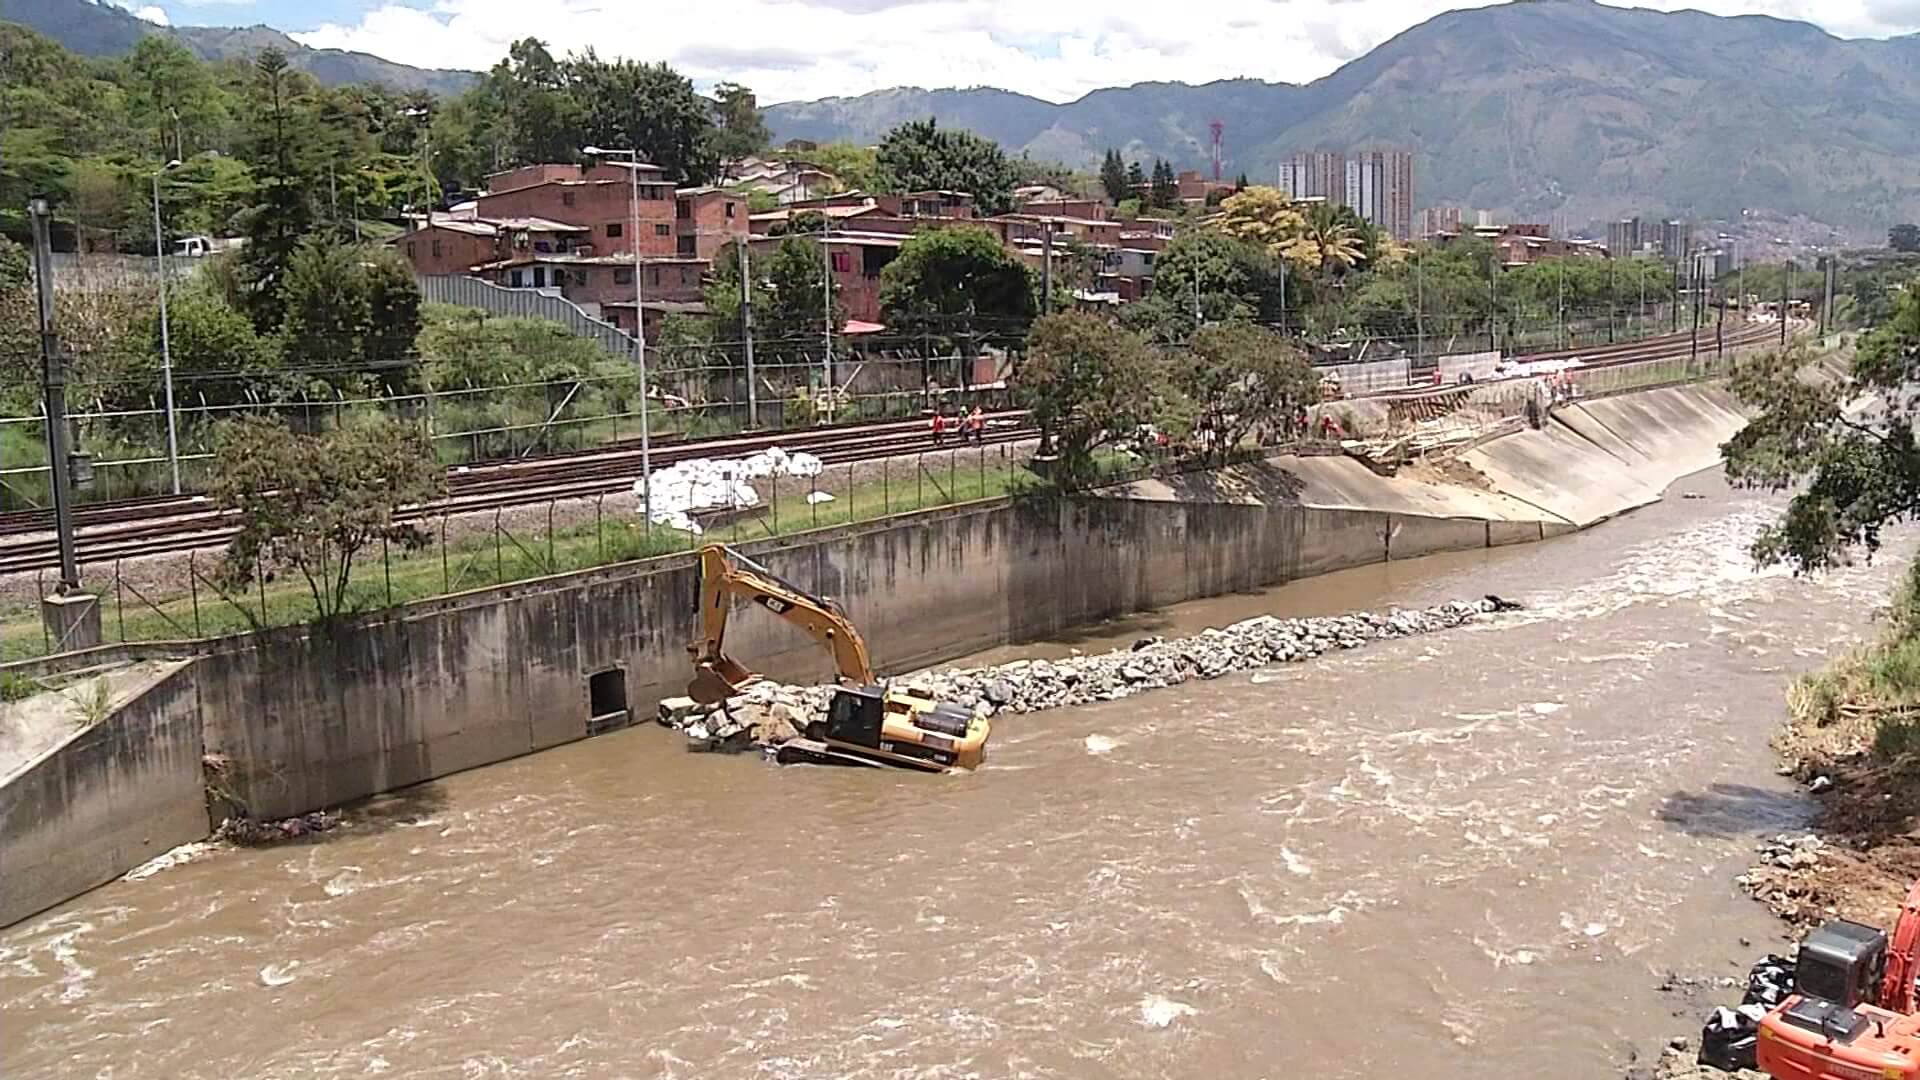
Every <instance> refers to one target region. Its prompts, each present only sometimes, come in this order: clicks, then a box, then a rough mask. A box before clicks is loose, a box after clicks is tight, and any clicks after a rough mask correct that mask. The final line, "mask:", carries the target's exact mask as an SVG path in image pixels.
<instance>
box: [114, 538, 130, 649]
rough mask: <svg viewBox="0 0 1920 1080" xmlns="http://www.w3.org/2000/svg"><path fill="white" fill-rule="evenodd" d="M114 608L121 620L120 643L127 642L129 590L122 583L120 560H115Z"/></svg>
mask: <svg viewBox="0 0 1920 1080" xmlns="http://www.w3.org/2000/svg"><path fill="white" fill-rule="evenodd" d="M113 606H114V607H115V608H117V609H118V612H117V614H118V616H119V619H120V641H121V643H122V644H125V643H126V640H127V590H126V587H125V586H124V585H123V584H122V583H121V581H120V560H119V559H115V560H113Z"/></svg>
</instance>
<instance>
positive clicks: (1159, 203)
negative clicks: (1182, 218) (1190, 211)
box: [1147, 158, 1180, 210]
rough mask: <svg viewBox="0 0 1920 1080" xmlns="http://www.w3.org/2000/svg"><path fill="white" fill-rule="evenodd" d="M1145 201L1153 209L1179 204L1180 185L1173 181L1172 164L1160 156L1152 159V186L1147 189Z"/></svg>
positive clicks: (1170, 207) (1164, 208)
mask: <svg viewBox="0 0 1920 1080" xmlns="http://www.w3.org/2000/svg"><path fill="white" fill-rule="evenodd" d="M1147 202H1148V203H1149V204H1151V205H1152V206H1153V208H1154V209H1155V210H1171V209H1173V208H1174V207H1176V206H1179V205H1180V186H1179V185H1178V184H1177V183H1176V182H1175V181H1174V177H1173V166H1172V165H1169V164H1168V163H1167V162H1166V161H1164V160H1162V159H1160V158H1155V159H1154V161H1153V186H1152V187H1151V188H1150V189H1149V191H1148V194H1147Z"/></svg>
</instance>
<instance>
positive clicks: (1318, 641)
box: [660, 597, 1513, 751]
mask: <svg viewBox="0 0 1920 1080" xmlns="http://www.w3.org/2000/svg"><path fill="white" fill-rule="evenodd" d="M1512 606H1513V605H1511V604H1508V603H1507V602H1505V601H1502V600H1500V599H1498V598H1497V597H1487V598H1485V599H1481V600H1473V601H1453V602H1450V603H1445V604H1439V605H1435V606H1434V607H1429V608H1423V609H1419V610H1412V611H1407V610H1393V611H1387V612H1369V613H1361V614H1352V615H1336V616H1329V617H1324V618H1311V619H1281V618H1277V617H1275V616H1272V615H1261V616H1258V617H1255V618H1252V619H1247V620H1244V621H1242V622H1237V623H1234V624H1233V625H1231V626H1228V627H1225V628H1222V629H1208V630H1205V631H1202V632H1201V633H1199V634H1196V635H1193V636H1192V637H1184V638H1173V639H1160V638H1143V639H1142V640H1140V641H1137V642H1135V643H1134V644H1133V646H1132V647H1131V648H1126V649H1115V650H1113V651H1111V652H1105V653H1098V654H1095V655H1091V656H1073V657H1069V658H1066V659H1062V660H1015V661H1013V662H1011V663H1006V664H999V665H996V666H993V667H984V668H948V669H945V670H936V671H925V672H921V673H919V674H916V675H911V676H906V677H904V678H902V679H900V680H899V681H900V682H902V683H904V684H906V685H908V686H911V687H914V688H916V689H917V690H920V691H922V692H924V693H925V694H927V695H928V696H931V697H934V698H937V699H939V700H942V701H951V702H954V703H956V704H958V705H960V706H961V707H962V708H966V709H971V710H973V712H974V713H975V715H978V716H982V717H993V716H1000V715H1005V714H1007V713H1028V712H1036V711H1038V710H1041V709H1057V708H1061V707H1064V706H1069V705H1087V704H1092V703H1094V702H1099V701H1116V700H1119V699H1121V698H1126V697H1131V696H1133V695H1135V694H1139V693H1144V692H1146V691H1148V690H1158V689H1162V688H1164V687H1169V686H1178V685H1180V684H1181V683H1184V682H1187V681H1189V680H1192V679H1215V678H1219V677H1220V676H1222V675H1228V674H1232V673H1235V672H1242V671H1251V670H1253V669H1255V668H1259V667H1265V666H1267V665H1269V664H1277V663H1287V662H1290V661H1296V660H1306V659H1310V658H1312V657H1315V656H1320V655H1322V654H1324V653H1329V652H1336V651H1340V650H1344V649H1355V648H1359V647H1360V646H1362V645H1365V644H1367V643H1368V642H1371V641H1382V640H1388V639H1392V638H1403V637H1412V636H1414V635H1416V634H1425V633H1431V632H1433V631H1436V630H1447V629H1451V628H1453V627H1456V626H1459V625H1461V624H1462V623H1466V622H1469V621H1471V620H1473V619H1475V618H1478V617H1479V616H1481V615H1484V614H1487V613H1490V612H1493V611H1497V610H1507V609H1509V608H1511V607H1512ZM833 691H834V688H833V687H831V686H788V685H784V684H781V683H775V682H771V681H761V682H757V683H755V684H753V685H751V686H749V687H748V688H747V689H746V691H745V692H744V693H742V694H740V695H739V696H737V697H733V698H730V699H728V701H727V702H726V703H724V705H713V706H700V705H696V704H695V703H694V702H693V701H691V700H689V699H687V698H674V699H669V700H668V701H664V702H662V703H661V706H660V721H661V723H663V724H665V725H666V726H668V727H670V728H673V729H675V730H677V731H680V732H682V733H684V734H685V735H686V736H687V738H688V740H689V745H690V747H691V748H692V749H695V750H714V751H739V750H746V749H749V748H751V747H754V746H777V745H779V744H780V743H782V742H785V741H787V740H789V739H792V738H794V737H796V736H797V735H798V734H799V733H800V732H802V731H804V730H805V729H806V727H807V725H808V724H809V723H811V722H813V721H815V720H824V719H825V718H826V713H827V704H828V702H829V701H830V700H831V699H832V697H833Z"/></svg>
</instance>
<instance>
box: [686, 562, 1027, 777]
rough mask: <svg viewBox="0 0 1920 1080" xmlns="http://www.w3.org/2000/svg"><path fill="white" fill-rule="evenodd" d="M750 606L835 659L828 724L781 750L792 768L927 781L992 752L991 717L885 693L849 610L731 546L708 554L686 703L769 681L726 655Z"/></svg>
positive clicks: (910, 694)
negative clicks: (831, 768) (905, 775)
mask: <svg viewBox="0 0 1920 1080" xmlns="http://www.w3.org/2000/svg"><path fill="white" fill-rule="evenodd" d="M736 598H739V599H745V600H748V601H750V602H752V603H754V604H756V605H758V606H760V607H762V608H765V609H766V610H768V611H770V612H772V613H773V614H774V615H777V616H779V617H780V618H782V619H784V620H786V621H787V622H789V623H792V624H793V625H794V626H797V627H799V628H800V629H801V630H802V631H804V632H805V633H806V634H807V636H809V637H811V638H813V639H814V640H815V641H817V642H819V643H820V645H821V647H823V648H825V649H826V650H827V652H828V653H829V654H831V655H832V657H833V666H834V673H835V675H836V676H837V677H838V679H839V682H840V689H839V690H838V691H837V692H836V693H835V694H834V698H833V702H832V706H831V708H830V709H829V710H828V715H827V718H826V719H825V720H824V721H815V722H813V723H809V724H808V725H807V726H808V730H807V731H806V732H804V733H803V735H804V737H803V738H797V739H792V740H789V741H787V742H785V743H782V744H781V745H780V746H779V750H778V753H777V754H776V757H777V758H778V760H780V761H783V762H786V761H810V762H823V763H832V764H858V765H885V766H894V767H898V768H906V769H918V770H921V771H923V772H952V771H955V770H964V769H972V768H974V767H975V766H977V765H979V764H980V761H981V759H982V756H983V755H984V754H985V752H986V745H987V735H988V731H989V727H988V724H987V721H986V719H985V718H983V717H976V716H974V715H973V714H972V712H971V711H969V710H967V709H965V708H962V707H961V706H958V705H954V704H951V703H949V702H942V701H935V700H933V699H932V698H931V697H929V696H927V695H926V694H924V693H923V692H916V691H914V690H911V689H906V690H900V689H895V688H892V687H888V686H884V685H881V684H880V680H879V678H878V677H877V676H875V675H874V672H873V662H872V660H871V659H870V658H869V656H868V653H867V643H866V641H865V639H863V638H862V637H861V636H860V631H859V630H856V629H855V628H854V626H853V623H852V621H851V620H849V619H848V618H847V615H846V612H844V611H842V610H840V605H838V604H836V603H834V602H833V601H832V600H829V599H827V598H825V597H821V596H814V595H812V594H810V593H808V592H806V591H805V590H803V589H801V588H799V587H798V586H796V585H794V584H793V583H792V582H789V581H786V580H783V579H782V578H781V577H780V576H779V575H778V574H775V573H774V572H773V571H771V570H768V569H767V568H766V567H764V566H761V565H760V564H759V563H756V562H754V561H753V560H752V559H749V558H747V557H746V556H744V555H742V554H740V553H739V552H737V551H734V550H733V549H732V548H729V547H727V546H726V545H724V544H709V545H708V546H707V547H705V548H703V549H702V550H701V552H700V639H699V640H698V641H695V642H693V643H692V644H690V645H688V646H687V651H688V652H689V653H691V654H692V655H693V681H692V682H691V683H689V684H688V686H687V694H688V696H689V697H692V698H693V699H694V700H695V701H698V702H701V703H702V704H708V705H711V704H716V703H719V702H724V701H725V700H727V699H728V698H730V697H733V696H734V695H736V694H738V693H740V692H741V691H743V690H745V689H746V688H747V687H748V686H751V685H752V684H753V683H754V682H755V681H756V680H758V679H759V678H760V676H759V675H757V674H755V673H754V672H753V671H751V670H749V669H748V668H747V667H746V666H744V665H742V664H741V663H739V662H738V661H736V660H734V659H733V658H732V657H730V656H728V655H727V653H726V643H727V617H728V615H729V614H730V613H731V612H732V608H733V601H734V600H735V599H736Z"/></svg>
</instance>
